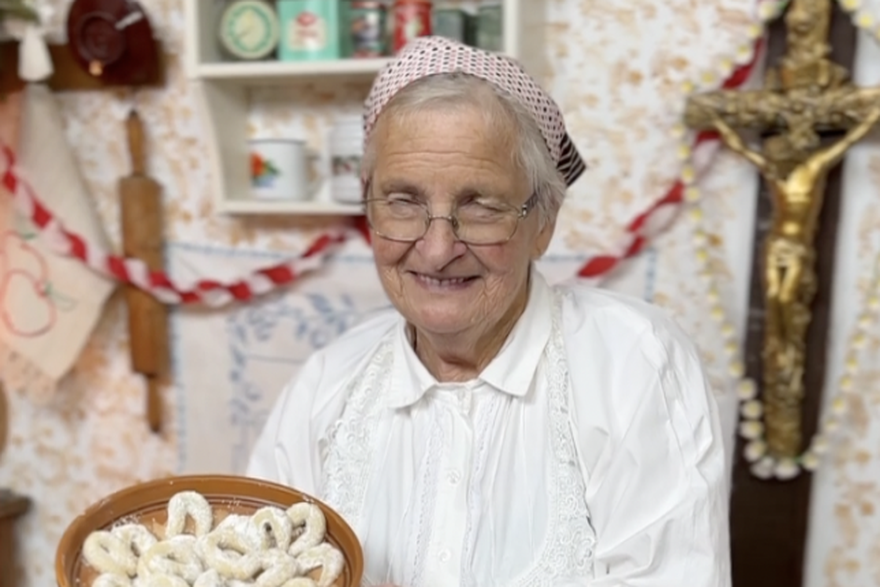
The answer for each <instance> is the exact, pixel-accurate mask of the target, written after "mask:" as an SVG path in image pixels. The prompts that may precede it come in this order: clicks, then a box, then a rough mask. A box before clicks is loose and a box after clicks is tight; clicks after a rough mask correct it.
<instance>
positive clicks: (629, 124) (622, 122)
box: [0, 0, 880, 587]
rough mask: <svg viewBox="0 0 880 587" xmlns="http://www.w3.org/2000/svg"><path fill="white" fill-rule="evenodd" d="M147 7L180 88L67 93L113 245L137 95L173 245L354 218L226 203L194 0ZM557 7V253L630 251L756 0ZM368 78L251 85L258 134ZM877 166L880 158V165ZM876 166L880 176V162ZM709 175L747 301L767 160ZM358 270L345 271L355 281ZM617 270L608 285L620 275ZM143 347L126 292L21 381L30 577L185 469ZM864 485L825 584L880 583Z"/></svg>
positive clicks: (13, 409) (17, 409) (347, 103)
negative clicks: (861, 554) (86, 527)
mask: <svg viewBox="0 0 880 587" xmlns="http://www.w3.org/2000/svg"><path fill="white" fill-rule="evenodd" d="M141 3H142V5H143V6H144V7H145V8H146V10H147V11H148V13H149V15H150V18H151V19H152V21H153V25H154V28H155V29H156V30H157V32H158V35H159V36H160V38H161V41H162V43H163V46H164V49H165V51H166V52H167V53H168V60H169V61H168V71H169V75H168V83H167V86H166V87H164V88H162V89H158V90H140V91H138V92H137V93H136V94H134V96H132V95H130V94H128V93H124V92H90V93H70V94H62V95H59V96H58V98H59V100H60V102H61V104H62V108H63V112H64V118H65V124H66V127H65V131H66V134H67V137H68V140H69V142H70V144H71V146H72V147H73V149H74V150H75V153H76V158H77V161H78V163H79V165H80V167H81V170H82V173H83V175H84V177H85V179H86V181H87V183H88V186H89V188H90V190H91V194H92V197H93V199H94V204H95V206H96V208H97V210H98V212H99V214H100V216H101V219H102V220H103V223H104V226H105V229H106V231H107V233H108V235H109V236H110V239H111V241H112V243H113V244H114V246H117V247H118V245H119V242H120V234H119V223H118V198H117V181H118V178H119V177H120V176H122V175H124V174H125V173H127V169H128V165H129V163H128V155H127V149H126V141H125V135H124V122H123V121H124V117H125V116H126V115H127V113H128V109H129V107H130V104H131V101H132V100H134V101H135V102H136V104H137V107H138V110H139V112H140V114H141V117H142V118H143V119H144V122H145V125H146V128H147V139H148V143H149V144H148V152H149V153H150V158H149V168H150V169H149V171H150V174H151V175H152V176H153V177H154V178H156V179H157V180H158V181H159V182H160V183H161V184H162V186H163V189H164V191H165V194H166V199H165V202H166V205H165V210H166V212H165V213H166V236H167V239H168V240H169V241H173V242H186V243H197V244H211V245H223V246H230V247H247V248H250V249H255V248H256V249H264V250H267V251H274V252H282V253H289V254H293V253H294V252H297V251H300V250H302V248H303V247H304V245H305V244H306V243H307V242H309V240H310V239H311V238H312V237H314V236H315V235H316V234H317V233H319V232H320V231H321V229H322V228H325V227H327V226H329V225H331V224H332V223H333V222H336V221H337V220H334V219H328V218H306V219H304V218H271V219H266V218H261V219H241V218H235V217H223V216H220V215H218V214H215V213H214V210H213V196H212V194H211V182H210V179H211V178H210V177H209V170H208V165H207V164H206V161H205V159H204V157H205V155H204V154H205V152H206V151H205V140H206V139H205V129H204V128H203V127H202V126H201V125H202V122H201V119H200V117H199V116H198V112H197V100H196V98H195V95H194V91H193V88H192V86H191V84H189V83H188V81H187V79H186V76H185V74H184V71H183V67H182V62H183V47H184V44H185V38H184V14H183V8H182V6H181V4H182V3H181V2H179V1H178V0H142V2H141ZM47 4H49V5H51V6H52V7H53V8H55V13H54V16H53V21H52V22H51V23H49V24H50V29H51V30H53V31H60V30H61V29H62V28H63V18H64V13H65V10H66V6H67V2H65V1H64V0H53V1H50V2H47ZM544 4H545V19H544V22H543V25H542V26H543V27H544V31H545V33H546V38H547V45H546V48H545V57H546V60H545V61H546V69H545V70H544V71H541V72H535V73H537V74H540V76H541V77H542V78H543V80H544V82H545V84H546V85H547V86H548V88H550V89H551V90H552V93H553V94H554V96H555V97H556V99H557V100H558V101H559V103H560V105H561V106H562V109H563V111H564V112H565V114H566V117H567V120H568V122H569V126H570V134H572V135H573V136H574V137H575V138H576V141H577V143H578V146H579V148H580V149H581V151H582V154H583V155H584V156H585V158H586V160H587V161H588V164H589V166H590V170H589V171H588V173H587V174H586V175H585V177H584V178H582V180H581V181H579V182H578V184H577V185H576V186H574V188H573V189H572V191H571V193H570V199H569V202H568V203H567V204H566V207H565V208H564V210H563V212H562V214H561V216H560V220H559V226H558V233H557V236H556V240H555V241H554V245H553V250H555V251H566V252H572V251H574V252H578V253H581V254H595V253H598V252H603V251H613V250H616V248H617V247H618V243H619V242H620V241H621V238H622V236H623V231H624V228H625V226H626V224H627V223H628V222H629V221H631V220H632V219H633V218H634V217H635V216H636V215H637V214H638V213H640V212H641V211H642V210H644V209H645V208H647V207H648V206H649V205H650V204H651V203H653V202H654V201H655V200H657V199H658V198H659V197H660V196H662V195H663V193H664V192H665V190H666V189H668V187H669V186H670V185H671V184H672V182H673V181H674V179H675V178H676V177H677V176H678V174H679V173H680V171H681V159H680V154H679V153H678V152H677V151H676V145H677V139H676V138H675V137H674V134H673V129H674V127H675V125H676V123H677V122H678V120H679V117H680V113H681V110H682V107H683V103H684V98H685V85H686V82H688V81H689V80H691V81H693V80H698V81H699V80H702V82H703V83H704V85H707V86H712V84H715V85H716V86H717V77H718V74H717V71H718V68H719V65H718V64H719V63H722V62H723V61H725V60H729V59H730V58H731V56H733V55H734V54H735V53H736V51H737V49H738V48H739V47H741V46H743V44H748V37H747V34H748V29H749V26H750V23H751V22H752V21H753V18H754V2H753V0H715V1H713V2H694V1H692V0H649V1H648V0H616V1H615V2H604V3H599V2H592V1H590V0H546V2H545V3H544ZM713 76H714V77H713ZM365 91H366V87H362V86H359V85H349V84H344V83H339V84H329V85H321V86H307V87H305V88H304V89H299V90H297V91H296V92H295V93H294V92H292V91H290V90H278V89H271V90H270V89H264V90H259V91H256V92H254V93H253V94H252V97H251V106H252V116H251V128H252V132H253V133H254V134H259V135H277V136H282V135H289V134H296V135H299V136H303V137H305V138H307V139H308V141H309V142H310V144H311V145H312V146H314V147H315V148H316V149H319V150H320V149H321V148H322V147H323V136H324V133H325V131H326V129H327V128H328V125H329V124H330V123H331V122H332V120H333V119H334V118H335V117H337V116H339V115H340V114H344V113H352V112H357V111H358V109H359V106H360V104H359V102H360V101H361V100H362V99H363V97H364V95H365ZM14 106H15V105H14V103H10V104H7V112H6V113H5V114H4V115H0V120H3V121H4V124H7V125H8V124H9V123H10V122H9V121H10V119H11V118H10V115H9V111H11V110H14ZM874 165H875V169H876V166H877V165H880V163H875V164H874ZM874 177H875V181H880V179H878V178H880V175H878V174H877V173H876V171H875V176H874ZM703 183H704V186H703V188H704V191H705V192H706V194H707V197H706V202H705V204H704V216H705V219H704V220H703V230H704V231H705V232H706V233H707V234H708V236H709V254H710V256H711V259H710V261H711V265H712V267H713V270H714V271H715V273H716V274H717V276H718V277H717V279H718V282H719V284H720V285H721V286H722V287H721V290H720V296H721V297H722V299H723V301H724V304H725V305H726V306H727V307H728V308H729V309H730V311H731V312H735V311H736V310H737V308H738V307H740V306H741V304H740V302H738V300H739V301H741V300H743V299H744V296H745V291H746V288H745V286H744V285H743V283H745V282H744V281H743V280H744V275H747V273H745V269H744V264H747V262H748V259H747V258H746V257H744V256H743V254H742V252H741V249H742V246H743V244H744V243H747V242H748V238H749V236H748V235H749V231H750V227H751V217H752V207H751V206H752V205H753V204H751V203H749V198H748V195H746V197H745V198H744V197H743V190H745V191H746V192H748V191H749V189H750V186H751V187H753V186H754V174H753V173H751V171H750V170H749V169H748V168H747V167H746V166H745V165H744V164H743V163H742V162H740V161H739V160H737V159H735V158H734V157H732V156H730V155H727V154H722V155H719V156H718V157H717V161H716V163H715V165H714V166H713V167H712V172H711V175H710V176H708V177H706V178H704V180H703ZM873 219H876V214H875V215H874V216H866V217H864V218H863V220H862V223H861V224H860V225H859V227H858V231H860V232H859V234H864V233H865V231H868V230H870V228H871V227H872V226H876V221H874V220H873ZM872 222H873V224H872ZM854 238H855V237H854ZM859 238H863V240H865V241H866V243H867V241H868V239H867V237H859ZM865 246H868V244H866V245H865ZM693 247H694V245H693V235H692V227H691V226H690V225H689V224H688V221H687V218H686V215H682V216H681V217H680V218H678V219H677V220H676V222H675V224H674V226H673V227H672V228H671V229H670V230H669V231H667V232H666V233H665V234H664V235H663V236H662V237H661V238H660V239H659V240H658V242H657V243H656V247H655V248H653V249H652V250H651V252H650V254H652V255H655V256H656V271H657V272H658V275H660V277H658V279H657V280H656V282H655V283H654V285H653V291H652V292H651V297H652V299H653V300H654V301H656V302H657V303H659V304H661V305H663V306H665V307H667V308H668V309H669V310H670V311H671V312H673V313H674V314H675V315H676V316H677V317H678V318H679V319H680V320H681V322H682V324H683V325H684V327H685V328H686V329H687V330H689V331H690V332H691V333H692V334H693V335H694V336H695V338H696V339H697V340H698V343H699V344H700V346H701V349H702V350H703V352H704V356H705V358H706V361H707V364H708V365H709V366H710V374H711V377H712V380H713V382H715V383H716V385H717V387H718V394H719V400H720V401H727V403H726V404H725V405H726V406H727V410H728V416H729V418H728V419H731V418H732V417H733V415H734V412H733V411H731V410H732V408H731V404H730V402H729V399H730V398H729V394H728V389H727V387H726V381H727V379H726V377H727V375H726V364H725V363H724V362H723V360H722V354H723V353H722V351H721V349H719V348H718V343H717V340H715V339H716V338H717V337H716V336H714V335H713V334H712V333H713V332H715V331H714V330H713V328H714V327H713V326H712V319H711V317H710V305H709V301H708V299H707V293H706V291H705V287H704V286H703V285H701V282H700V280H699V279H698V278H697V275H696V268H695V266H694V263H693V261H692V259H693V255H694V253H693ZM209 269H210V268H206V269H205V270H206V271H207V270H209ZM624 271H626V269H625V268H624ZM343 279H344V276H340V282H342V281H343ZM617 279H618V278H617V277H615V278H612V279H611V280H609V282H608V283H607V285H608V286H609V287H615V286H616V285H615V284H616V283H617V281H616V280H617ZM293 287H294V288H295V287H296V285H294V286H293ZM740 313H741V310H740ZM126 348H127V329H126V325H125V320H124V304H123V303H122V300H121V297H120V296H119V295H118V294H117V295H115V296H114V297H113V298H112V299H111V300H110V302H109V303H108V304H107V307H106V311H105V313H104V315H103V317H102V319H101V321H100V323H99V325H98V327H97V328H96V330H95V332H94V333H93V335H92V337H91V339H90V341H89V343H88V344H87V346H86V348H85V350H84V352H83V354H82V356H81V357H80V359H79V361H78V362H77V364H76V366H75V367H74V369H73V371H72V372H71V373H70V375H69V376H68V377H67V378H66V379H65V380H64V381H63V382H62V384H61V385H60V387H59V389H58V391H57V393H56V394H55V396H54V397H53V399H52V400H51V401H50V402H48V403H43V404H39V403H35V402H33V401H31V400H30V399H29V398H28V397H27V396H26V395H25V394H23V393H22V392H21V391H20V390H16V389H9V390H7V400H8V403H9V412H10V430H9V438H8V444H7V448H6V451H5V452H4V453H3V454H2V455H0V486H9V487H11V488H13V489H15V490H16V491H18V492H20V493H23V494H26V495H28V496H29V497H30V498H31V499H33V501H34V508H33V510H32V512H31V513H30V514H29V515H28V516H27V517H25V518H24V519H23V520H21V524H20V527H19V537H20V545H21V546H20V548H21V554H22V558H23V560H24V563H25V571H26V578H25V581H24V584H23V585H21V586H20V587H45V586H49V585H53V584H54V577H53V575H52V573H53V570H52V561H53V560H54V553H55V546H56V544H57V541H58V539H59V537H60V535H61V533H62V532H63V531H64V528H65V527H66V526H67V524H68V523H69V522H70V521H71V520H72V519H73V518H74V517H75V515H76V514H77V513H78V512H79V511H81V510H82V509H84V508H85V507H87V506H88V505H89V504H91V503H92V502H94V501H96V500H97V499H99V498H101V497H103V496H104V495H106V494H108V493H110V492H112V491H115V490H117V489H119V488H122V487H124V486H126V485H130V484H132V483H136V482H138V481H141V480H146V479H150V478H155V477H158V476H163V475H168V474H172V473H174V472H175V471H176V467H177V462H178V460H177V450H178V439H177V438H176V436H175V428H174V426H168V427H167V428H166V432H164V433H163V434H162V435H153V434H151V433H150V432H149V431H148V429H147V427H146V423H145V419H144V410H143V407H144V389H143V384H142V382H141V381H140V380H139V379H138V378H136V377H134V376H132V375H131V374H130V372H129V365H128V357H127V353H126V352H124V350H123V349H126ZM182 368H186V366H183V367H182ZM866 377H867V375H866ZM867 381H868V380H866V384H867ZM166 399H169V400H170V401H169V403H168V405H166V412H167V418H166V420H167V421H169V422H173V419H174V418H175V417H176V412H175V406H174V405H173V396H170V394H169V398H166ZM872 402H873V403H872ZM876 403H877V402H874V401H873V400H871V402H868V403H867V407H868V408H869V409H868V410H867V412H866V417H865V420H864V422H863V425H864V426H870V422H871V421H872V420H871V417H870V416H871V415H872V414H873V413H874V412H872V409H876V408H874V406H875V405H876ZM875 445H877V443H875ZM873 450H874V449H873V448H871V447H867V448H865V449H863V450H862V451H861V452H858V454H859V455H860V456H859V457H858V458H859V459H861V460H860V461H859V462H860V463H863V465H861V466H863V467H864V466H866V465H864V463H869V462H871V461H872V459H876V455H875V453H874V452H872V451H873ZM847 487H848V489H847V490H846V492H845V494H840V495H838V496H837V497H835V498H831V499H832V501H831V502H829V503H825V504H822V505H821V507H819V506H817V509H816V516H817V519H820V520H823V521H829V520H835V523H836V524H837V525H838V527H839V533H838V534H839V536H840V537H841V542H840V543H834V544H826V545H820V546H818V547H816V548H814V549H813V550H814V551H815V552H813V556H815V557H819V558H820V559H821V560H822V561H825V560H828V561H830V562H828V567H827V568H825V567H822V565H819V567H818V568H817V569H816V572H815V573H813V574H812V575H811V580H812V581H813V584H814V585H816V586H817V587H818V586H820V585H822V586H824V585H827V586H829V587H830V586H831V585H838V584H841V585H844V584H846V585H869V584H878V585H880V572H878V570H877V569H878V568H880V566H876V565H874V563H871V564H870V565H869V564H868V563H864V564H865V567H864V570H863V571H859V570H858V569H856V570H853V569H854V568H855V567H858V566H859V564H860V563H862V560H861V559H858V560H852V559H850V558H846V557H843V558H841V556H839V555H838V554H835V553H836V552H838V551H839V550H840V549H841V548H844V550H846V549H848V548H849V547H850V545H852V544H854V543H859V544H863V545H865V553H866V554H865V556H866V557H873V558H877V554H876V552H877V550H876V549H877V544H880V542H878V539H880V527H873V526H870V524H868V525H865V524H864V523H862V522H859V521H858V520H862V519H863V518H864V517H865V516H869V515H870V514H871V513H872V512H873V511H874V508H875V506H876V505H877V504H880V494H878V493H877V491H876V488H874V486H873V485H866V482H853V483H852V484H850V485H848V486H847ZM856 526H858V529H856ZM836 535H837V534H836ZM841 545H842V546H841ZM829 553H830V554H829ZM835 557H836V558H835ZM877 560H880V559H877ZM839 567H846V569H847V571H846V572H847V573H850V575H849V576H852V573H856V572H858V573H862V574H859V575H858V577H860V578H861V580H860V581H856V582H842V583H835V582H834V581H835V580H837V579H834V578H833V577H832V575H833V574H834V573H837V571H836V570H834V569H837V568H839ZM829 569H831V570H829ZM832 571H833V572H832ZM835 576H836V575H835Z"/></svg>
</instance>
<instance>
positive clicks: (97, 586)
mask: <svg viewBox="0 0 880 587" xmlns="http://www.w3.org/2000/svg"><path fill="white" fill-rule="evenodd" d="M92 587H131V579H129V578H128V576H127V575H114V574H113V573H102V574H100V575H98V576H97V577H96V578H95V580H94V581H92Z"/></svg>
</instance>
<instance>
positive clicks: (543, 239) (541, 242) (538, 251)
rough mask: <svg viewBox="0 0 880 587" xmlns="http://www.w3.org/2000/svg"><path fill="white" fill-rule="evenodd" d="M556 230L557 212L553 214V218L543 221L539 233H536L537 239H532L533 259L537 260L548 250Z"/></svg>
mask: <svg viewBox="0 0 880 587" xmlns="http://www.w3.org/2000/svg"><path fill="white" fill-rule="evenodd" d="M555 230H556V214H553V216H552V217H551V218H548V219H547V220H545V221H544V222H543V225H542V226H541V227H540V228H539V229H538V234H536V235H535V239H534V240H533V241H532V251H531V258H532V261H537V260H538V259H540V258H541V257H543V256H544V253H546V252H547V249H548V248H549V247H550V241H552V240H553V232H554V231H555Z"/></svg>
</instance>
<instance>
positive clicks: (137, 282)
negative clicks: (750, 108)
mask: <svg viewBox="0 0 880 587" xmlns="http://www.w3.org/2000/svg"><path fill="white" fill-rule="evenodd" d="M757 43H758V47H756V49H755V51H754V52H753V56H752V59H751V61H750V62H749V63H747V64H745V65H742V66H740V67H739V68H737V69H736V70H734V72H733V73H732V74H731V76H730V77H729V78H728V79H727V80H726V81H725V82H724V84H723V87H724V88H725V89H733V88H736V87H739V86H741V85H742V84H744V83H745V82H746V81H747V80H748V78H749V76H750V75H751V73H752V70H753V69H754V65H755V63H756V61H757V59H758V54H759V53H760V51H759V49H760V44H761V42H760V41H758V42H757ZM717 143H718V141H717V135H716V134H715V133H712V132H702V133H699V134H698V135H697V137H696V139H695V144H694V152H693V161H694V163H695V169H696V171H697V173H698V174H699V173H701V172H703V171H705V169H707V168H708V166H709V163H710V161H711V159H712V155H713V154H714V153H715V151H716V150H717V146H718V144H717ZM2 151H3V153H2V154H3V158H2V164H3V169H2V183H3V186H4V187H5V188H6V190H7V192H8V193H9V194H10V196H11V197H12V199H13V202H14V205H15V207H16V209H17V210H18V211H19V213H21V214H22V215H23V216H24V217H25V218H27V219H29V220H30V221H31V222H32V223H33V224H34V226H36V227H37V230H38V231H39V232H40V236H41V237H42V239H43V242H44V243H45V244H46V245H47V246H48V247H49V248H50V250H51V251H52V252H54V253H56V254H58V255H61V256H65V257H72V258H74V259H78V260H79V261H81V262H82V263H84V264H85V265H87V266H88V267H89V268H91V269H92V270H94V271H96V272H97V273H99V274H101V275H104V276H106V277H109V278H112V279H115V280H117V281H120V282H122V283H125V284H130V285H134V286H135V287H138V288H140V289H142V290H144V291H146V292H149V293H150V294H152V295H153V296H155V297H156V299H158V300H160V301H162V302H163V303H166V304H201V305H205V306H209V307H220V306H224V305H226V304H228V303H230V302H233V301H238V302H246V301H248V300H251V299H253V298H254V297H257V296H260V295H263V294H266V293H268V292H270V291H272V290H274V289H277V288H280V287H283V286H286V285H288V284H290V283H292V282H294V281H296V280H297V279H299V278H300V277H301V276H302V275H304V274H306V273H308V272H309V271H312V270H314V269H317V268H318V267H320V266H321V265H323V264H324V262H325V261H326V260H327V258H328V257H329V256H330V255H331V254H332V253H333V252H334V250H335V249H336V248H338V246H339V245H341V244H342V243H344V242H345V241H346V240H348V239H349V238H352V237H356V236H358V235H361V236H364V235H365V230H364V227H363V221H362V219H361V220H360V221H359V227H358V228H357V229H356V228H349V227H346V228H340V229H338V230H331V231H328V232H326V233H324V234H322V235H321V236H319V237H318V238H316V239H315V240H314V241H313V242H312V243H311V244H310V245H309V247H308V248H307V249H306V251H305V252H304V253H303V254H301V255H300V256H298V257H296V258H293V259H290V260H287V261H284V262H282V263H278V264H276V265H272V266H270V267H265V268H263V269H258V270H256V271H254V272H253V273H251V274H250V275H246V276H244V277H242V278H241V279H238V280H234V281H219V280H213V279H202V280H200V281H197V282H196V283H195V284H193V285H191V286H186V285H182V284H180V283H177V282H175V281H174V280H172V279H171V278H170V277H169V276H168V275H167V274H166V273H164V272H161V271H150V269H149V268H148V267H147V265H146V264H145V263H144V262H143V261H141V260H140V259H135V258H125V257H121V256H118V255H113V254H111V253H109V252H108V251H106V250H104V249H103V248H102V247H100V246H98V245H96V244H95V243H93V242H89V241H87V240H86V239H84V238H83V237H82V236H80V235H78V234H76V233H73V232H71V231H69V230H67V229H66V228H65V227H64V225H63V224H62V222H61V221H60V220H59V219H58V218H56V217H55V216H54V215H53V214H52V212H51V211H50V210H49V209H48V208H46V206H44V205H43V204H42V202H41V201H40V199H39V197H38V196H37V194H35V193H34V191H33V189H32V188H31V186H30V184H29V183H28V181H27V179H26V177H24V174H23V173H22V172H21V170H20V169H19V168H18V167H17V165H16V160H15V155H14V153H13V151H12V149H10V148H9V147H8V146H7V145H2ZM684 191H685V185H684V183H683V182H682V181H681V180H678V181H676V183H675V184H674V185H673V186H672V187H671V188H670V189H669V190H668V191H667V192H666V194H665V195H664V196H663V197H662V198H660V199H659V200H657V201H656V202H655V203H654V204H653V205H651V207H650V208H648V210H646V211H644V212H643V213H641V214H639V215H638V216H637V217H636V218H635V219H634V220H633V221H632V222H630V223H629V225H628V226H627V228H626V237H625V242H624V243H623V245H622V246H621V247H620V249H619V252H618V253H616V254H600V255H596V256H593V257H591V258H589V259H587V261H586V262H585V263H584V265H583V266H582V267H581V269H580V271H579V272H578V276H579V277H582V278H588V279H594V280H598V279H600V278H603V277H605V276H607V275H608V274H609V273H610V272H611V271H612V270H613V269H615V268H616V267H617V266H618V265H620V263H621V262H622V261H624V260H626V259H629V258H631V257H634V256H635V255H638V254H639V253H640V252H641V251H642V250H643V249H644V248H645V246H646V245H647V244H648V243H649V242H650V241H651V240H652V239H653V238H655V237H656V236H657V235H658V234H659V233H660V232H662V231H663V230H665V229H666V228H667V227H668V226H669V224H670V223H671V221H672V220H673V219H674V218H675V216H676V215H677V214H678V212H679V211H680V210H681V208H682V205H683V203H684Z"/></svg>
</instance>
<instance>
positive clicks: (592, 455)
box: [564, 292, 730, 587]
mask: <svg viewBox="0 0 880 587" xmlns="http://www.w3.org/2000/svg"><path fill="white" fill-rule="evenodd" d="M564 312H565V313H566V315H565V316H564V324H565V327H564V328H565V341H566V347H567V354H568V356H569V366H570V370H571V378H572V382H573V385H572V396H573V397H572V403H573V410H572V419H573V427H574V429H575V434H576V442H577V444H578V446H577V450H578V456H579V458H580V460H581V466H582V468H583V469H584V471H585V475H586V476H587V502H588V506H589V509H590V514H591V517H592V521H593V525H594V527H595V530H596V534H597V542H596V549H595V553H594V557H595V568H596V573H595V577H594V581H593V582H592V583H591V584H590V585H591V587H611V586H612V585H613V586H615V587H626V586H636V585H638V586H640V587H651V586H656V587H661V586H663V587H666V586H669V585H694V586H695V587H729V585H730V563H729V556H730V555H729V538H728V499H729V493H728V486H727V478H728V475H727V467H728V463H727V461H726V457H725V452H724V446H723V433H722V430H721V423H720V419H719V417H718V410H717V406H716V403H715V400H714V398H713V396H712V393H711V389H710V387H709V385H708V382H707V379H706V377H705V375H704V372H703V369H702V366H701V363H700V360H699V357H698V355H697V352H696V349H695V348H694V346H693V344H692V343H691V342H690V340H689V339H688V338H687V336H686V335H685V334H684V333H683V332H682V331H681V329H680V328H679V327H678V326H677V325H676V324H675V323H674V322H673V321H672V320H671V319H670V318H668V317H667V316H666V315H665V313H664V312H663V311H661V310H660V309H659V308H656V307H653V306H649V305H647V304H645V303H644V302H641V301H639V300H628V299H625V298H621V297H618V296H615V295H613V294H607V295H606V294H604V293H600V294H596V295H595V296H592V294H589V295H588V294H583V293H582V294H578V293H576V292H572V294H571V295H569V296H568V297H567V300H566V307H565V310H564Z"/></svg>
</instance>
